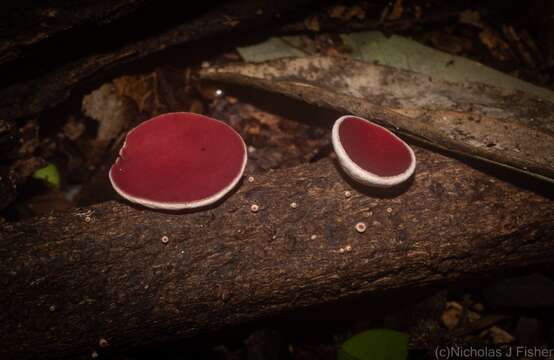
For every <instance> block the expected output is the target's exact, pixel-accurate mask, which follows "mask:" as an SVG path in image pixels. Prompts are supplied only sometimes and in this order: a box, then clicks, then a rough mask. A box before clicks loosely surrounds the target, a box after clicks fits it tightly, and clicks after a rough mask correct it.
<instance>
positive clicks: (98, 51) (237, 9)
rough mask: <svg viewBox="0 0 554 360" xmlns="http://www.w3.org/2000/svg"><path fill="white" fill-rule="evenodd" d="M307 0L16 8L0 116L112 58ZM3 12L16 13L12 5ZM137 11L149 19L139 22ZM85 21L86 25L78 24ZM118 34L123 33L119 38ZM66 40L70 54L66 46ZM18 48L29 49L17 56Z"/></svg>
mask: <svg viewBox="0 0 554 360" xmlns="http://www.w3.org/2000/svg"><path fill="white" fill-rule="evenodd" d="M307 1H308V0H302V1H295V2H293V1H260V0H235V1H228V2H214V3H215V4H214V5H213V6H211V7H210V6H209V2H208V3H203V4H200V5H198V6H199V7H204V8H207V10H206V11H204V12H201V13H194V14H193V15H194V16H193V17H192V18H191V17H190V16H191V14H190V13H187V12H183V11H182V6H181V7H179V6H180V5H179V4H177V5H171V4H170V3H168V4H164V5H163V6H160V5H159V4H157V3H156V2H154V1H145V0H143V1H138V0H137V1H127V0H120V1H115V2H109V1H100V2H96V3H94V4H88V3H86V4H77V5H72V4H64V6H61V7H59V8H58V7H44V8H43V7H39V8H35V9H31V10H27V11H26V10H24V9H23V10H20V11H19V13H21V14H19V15H21V16H22V19H24V20H25V21H27V22H23V24H27V26H29V29H26V28H23V29H22V31H21V34H20V35H18V36H16V37H15V38H11V36H13V34H2V35H4V36H1V37H0V65H2V66H1V67H0V69H2V70H4V71H5V72H6V74H7V75H9V76H12V75H14V76H15V78H14V79H13V80H14V81H13V83H12V84H11V85H10V86H7V87H4V88H3V89H1V90H0V118H3V119H8V120H13V119H18V118H22V117H26V116H30V115H33V114H37V113H39V112H41V111H42V110H45V109H48V108H51V107H53V106H55V105H57V104H59V103H61V102H62V101H64V100H65V99H67V98H68V97H69V95H70V94H71V92H72V91H74V90H75V87H76V86H78V85H81V84H82V83H83V81H85V80H89V81H90V79H91V78H92V77H94V76H96V75H98V74H99V73H106V71H107V70H109V69H112V68H113V67H115V66H117V65H121V64H126V63H129V62H132V61H135V60H137V59H140V58H143V57H145V56H147V55H150V54H153V53H156V52H159V51H162V50H164V49H166V48H168V47H171V46H174V45H178V44H182V43H186V42H190V41H194V40H199V39H205V38H208V37H213V36H224V35H225V34H226V33H229V32H231V31H237V30H245V29H247V28H250V27H253V26H256V25H261V24H265V25H267V23H268V22H271V21H272V20H275V19H276V16H284V15H285V14H286V13H287V12H289V11H291V10H295V11H296V10H297V9H298V7H299V6H302V5H303V4H305V3H307ZM220 3H223V4H220ZM191 6H192V5H191ZM10 15H12V17H13V18H14V19H17V18H18V13H17V12H16V13H14V14H10ZM43 18H47V19H48V21H45V20H44V19H43ZM145 18H148V19H149V22H148V23H147V24H145V22H144V19H145ZM41 19H42V22H41ZM160 19H162V20H161V21H160ZM165 19H167V22H166V23H164V22H163V21H164V20H165ZM12 21H15V20H12ZM35 21H36V22H37V23H36V24H35V23H34V22H35ZM87 21H88V22H89V24H88V26H90V28H89V27H87V26H84V24H86V23H87ZM156 21H157V22H158V23H156ZM159 22H161V24H159ZM91 24H93V25H92V26H91ZM48 25H49V26H48ZM108 25H109V26H108ZM19 26H22V27H23V25H19ZM14 29H18V27H15V28H14ZM23 30H24V31H23ZM145 30H147V31H145ZM14 31H15V30H14ZM59 33H63V36H61V35H59ZM32 34H34V35H35V36H34V37H33V36H32ZM121 34H127V37H124V38H121ZM10 35H11V36H10ZM56 36H58V37H56ZM46 40H48V41H46ZM84 43H85V44H86V46H85V47H84V46H83V44H84ZM28 47H30V48H28ZM68 47H71V48H72V49H74V51H73V52H74V53H75V55H73V54H72V53H71V52H69V53H68V51H67V48H68ZM21 49H23V50H24V51H23V52H22V50H21ZM24 53H29V54H30V56H27V57H26V58H25V57H24ZM46 54H47V55H46ZM37 59H40V64H41V66H39V67H37V66H36V63H37ZM4 62H6V64H3V63H4ZM43 68H46V71H44V70H42V69H43ZM37 69H38V70H40V71H41V72H37ZM28 73H31V75H29V74H28ZM22 74H24V75H25V76H23V75H22Z"/></svg>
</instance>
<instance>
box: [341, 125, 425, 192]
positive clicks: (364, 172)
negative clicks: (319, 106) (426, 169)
mask: <svg viewBox="0 0 554 360" xmlns="http://www.w3.org/2000/svg"><path fill="white" fill-rule="evenodd" d="M332 141H333V148H334V149H335V153H336V154H337V158H338V160H339V163H340V165H341V166H342V168H343V169H344V171H345V172H346V173H347V174H348V175H349V176H350V177H352V178H353V179H354V180H356V181H357V182H359V183H361V184H364V185H369V186H376V187H390V186H394V185H397V184H400V183H401V182H404V181H406V180H407V179H408V178H409V177H410V176H412V174H413V173H414V170H415V165H416V160H415V155H414V152H413V150H412V149H411V148H410V147H409V146H408V144H406V143H405V142H404V141H402V139H400V138H399V137H398V136H396V135H394V134H393V133H392V132H391V131H389V130H387V129H385V128H384V127H382V126H379V125H376V124H374V123H372V122H369V121H368V120H366V119H363V118H360V117H357V116H351V115H346V116H342V117H340V118H339V119H338V120H337V121H336V122H335V124H334V125H333V131H332Z"/></svg>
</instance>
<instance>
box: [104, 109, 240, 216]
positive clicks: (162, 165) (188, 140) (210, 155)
mask: <svg viewBox="0 0 554 360" xmlns="http://www.w3.org/2000/svg"><path fill="white" fill-rule="evenodd" d="M246 161H247V153H246V145H245V144H244V141H243V140H242V138H241V137H240V135H239V134H238V133H237V132H236V131H235V130H233V129H232V128H231V127H230V126H229V125H227V124H225V123H224V122H221V121H219V120H216V119H212V118H209V117H207V116H203V115H199V114H193V113H186V112H179V113H168V114H163V115H160V116H156V117H154V118H152V119H150V120H147V121H145V122H143V123H141V124H140V125H138V126H137V127H135V128H134V129H132V130H131V131H129V133H128V134H127V137H126V138H125V143H124V144H123V147H122V148H121V150H120V151H119V157H118V158H117V160H116V161H115V163H114V164H113V165H112V167H111V169H110V173H109V176H110V181H111V183H112V186H113V187H114V189H115V190H116V191H117V192H118V193H119V194H120V195H121V196H123V197H124V198H125V199H127V200H129V201H132V202H134V203H138V204H141V205H144V206H146V207H150V208H155V209H171V210H178V209H187V208H197V207H201V206H206V205H209V204H212V203H214V202H216V201H218V200H219V199H221V198H223V197H224V196H225V195H226V194H227V193H229V191H231V190H232V189H233V188H234V187H235V185H237V183H238V182H239V180H240V178H241V177H242V174H243V172H244V168H245V166H246Z"/></svg>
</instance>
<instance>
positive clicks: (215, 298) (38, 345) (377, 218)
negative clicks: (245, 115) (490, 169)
mask: <svg viewBox="0 0 554 360" xmlns="http://www.w3.org/2000/svg"><path fill="white" fill-rule="evenodd" d="M416 156H417V158H418V170H417V175H416V177H415V181H414V182H413V183H411V184H408V185H407V186H406V188H404V189H397V190H395V191H394V192H389V193H383V192H382V190H379V191H377V190H376V191H369V190H366V189H360V188H358V187H353V186H352V185H351V184H350V183H349V182H347V181H346V180H345V179H344V178H343V177H342V176H341V174H340V173H339V172H338V171H337V168H336V167H335V166H334V164H332V163H331V162H329V161H321V162H318V163H314V164H310V165H304V166H299V167H296V168H293V169H286V170H281V171H274V172H269V173H268V174H266V175H262V176H259V177H256V178H255V179H254V181H253V182H250V181H245V182H244V183H243V184H242V185H241V186H240V189H239V190H238V191H237V192H236V193H235V194H233V195H232V196H231V197H230V198H228V199H227V200H226V201H225V202H223V203H221V204H220V205H219V206H218V207H216V208H213V209H207V210H204V211H199V212H194V213H179V214H175V213H160V212H153V211H150V210H146V209H142V208H140V209H139V208H134V207H131V206H129V205H128V204H122V203H117V202H107V203H104V204H100V205H97V206H93V207H90V208H85V209H79V210H75V211H73V212H70V213H61V214H54V215H52V216H48V217H41V218H35V219H31V220H28V221H25V222H22V223H17V224H2V225H0V274H2V275H0V281H1V284H2V295H1V296H0V305H1V306H2V309H3V311H2V313H1V315H0V333H2V334H3V335H2V337H1V340H0V357H1V358H2V359H11V358H18V359H28V358H37V357H40V358H47V357H56V356H75V355H82V356H90V354H91V352H92V351H94V350H95V349H96V351H102V349H100V348H99V347H98V344H99V339H100V338H105V339H106V340H107V341H108V343H109V344H110V348H111V349H113V350H115V351H117V350H121V349H125V348H128V347H133V346H137V345H146V344H152V343H160V342H163V341H167V340H172V339H179V338H184V337H190V336H193V335H195V334H198V333H200V332H206V331H213V330H216V329H221V328H223V327H227V326H231V325H236V324H238V323H242V322H245V321H248V320H252V319H256V318H260V317H265V316H268V315H274V314H278V313H282V312H285V311H289V310H292V309H298V308H302V307H306V306H310V305H313V304H319V303H326V302H331V301H334V300H337V299H340V298H344V297H349V296H352V295H356V294H362V293H368V292H372V291H377V290H387V289H394V288H402V287H407V286H410V287H411V286H423V285H427V284H431V283H436V282H438V281H445V280H450V281H451V280H455V279H460V278H472V277H481V276H483V274H484V273H488V272H491V271H503V270H506V269H509V268H516V267H522V266H528V265H530V264H537V263H547V262H551V261H552V258H553V256H554V246H553V245H554V223H553V221H552V219H554V206H553V204H552V201H551V200H548V199H546V198H543V197H541V196H540V195H537V194H535V193H533V192H529V191H525V190H521V189H519V188H517V187H515V186H513V185H511V184H508V183H505V182H503V181H501V180H498V179H493V178H491V177H489V176H487V175H485V174H482V173H480V172H478V171H476V170H474V169H472V168H470V167H468V166H466V165H464V164H462V163H460V162H458V161H456V160H452V159H449V158H446V157H444V156H441V155H438V154H434V153H431V152H429V151H426V150H422V149H416ZM345 191H351V192H352V195H351V196H350V197H349V196H345ZM292 202H296V204H297V207H296V208H293V207H291V203H292ZM252 204H257V205H259V207H260V210H259V211H258V212H252V211H251V210H250V206H251V205H252ZM358 222H365V223H366V224H367V230H366V231H365V232H363V233H359V232H357V231H356V230H355V228H354V225H355V224H356V223H358ZM164 236H167V238H168V240H169V241H168V243H167V244H164V243H163V242H162V241H161V239H162V237H164ZM104 345H105V343H104Z"/></svg>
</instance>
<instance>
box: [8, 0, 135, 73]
mask: <svg viewBox="0 0 554 360" xmlns="http://www.w3.org/2000/svg"><path fill="white" fill-rule="evenodd" d="M144 3H145V0H115V1H94V2H90V3H87V2H75V1H57V2H55V3H36V4H33V6H30V7H26V6H18V7H17V8H15V9H12V10H10V9H6V8H5V7H6V6H7V7H8V8H9V5H10V4H2V5H1V6H2V9H1V10H2V14H1V15H0V17H1V18H2V24H3V25H4V27H3V28H2V31H0V65H3V64H5V63H7V62H10V61H15V60H18V59H20V58H22V57H24V56H25V53H28V52H30V51H32V46H35V45H37V44H39V43H41V42H44V41H46V40H48V39H51V38H53V37H55V36H56V35H58V34H60V33H62V32H64V31H65V32H67V31H71V30H72V29H74V28H75V27H78V26H82V25H83V24H85V23H87V22H89V24H90V23H94V22H95V21H98V20H100V21H98V23H97V25H98V26H99V27H101V26H106V25H108V24H110V23H113V22H115V21H117V20H118V19H120V18H121V17H123V16H126V15H128V14H130V13H133V12H134V11H136V10H137V9H140V6H141V5H143V4H144Z"/></svg>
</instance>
